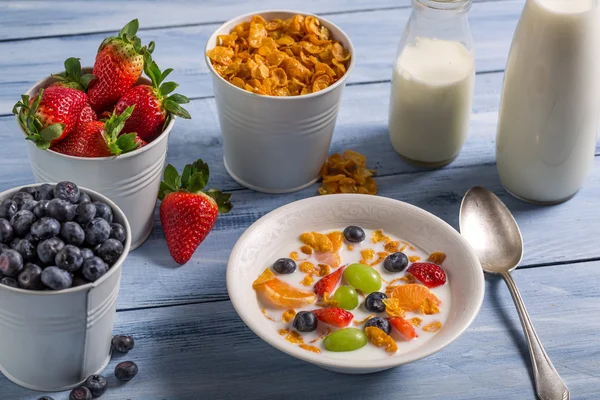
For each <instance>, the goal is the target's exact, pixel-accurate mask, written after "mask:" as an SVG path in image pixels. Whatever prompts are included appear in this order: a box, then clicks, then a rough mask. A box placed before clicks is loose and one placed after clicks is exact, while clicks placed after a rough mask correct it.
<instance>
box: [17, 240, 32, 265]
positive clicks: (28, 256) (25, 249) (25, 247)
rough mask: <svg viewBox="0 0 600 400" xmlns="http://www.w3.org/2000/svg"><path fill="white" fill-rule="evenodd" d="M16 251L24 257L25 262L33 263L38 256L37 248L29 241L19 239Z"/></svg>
mask: <svg viewBox="0 0 600 400" xmlns="http://www.w3.org/2000/svg"><path fill="white" fill-rule="evenodd" d="M14 250H15V251H17V252H18V253H19V254H20V255H21V257H23V261H24V262H28V261H33V260H34V259H35V256H36V255H37V251H36V246H35V245H34V244H33V243H31V242H30V241H29V240H27V239H19V241H18V242H17V244H16V245H15V248H14Z"/></svg>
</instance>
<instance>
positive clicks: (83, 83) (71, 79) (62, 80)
mask: <svg viewBox="0 0 600 400" xmlns="http://www.w3.org/2000/svg"><path fill="white" fill-rule="evenodd" d="M52 77H53V78H54V79H56V82H54V83H53V84H52V85H50V86H62V87H68V88H71V89H76V90H81V91H82V92H85V91H86V90H87V88H88V84H89V83H90V81H91V80H92V79H94V78H95V76H94V75H92V74H82V73H81V63H80V62H79V58H74V57H70V58H67V59H66V60H65V72H62V73H60V74H56V75H52Z"/></svg>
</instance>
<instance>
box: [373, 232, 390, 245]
mask: <svg viewBox="0 0 600 400" xmlns="http://www.w3.org/2000/svg"><path fill="white" fill-rule="evenodd" d="M372 240H373V243H379V242H385V243H389V242H390V241H391V239H390V238H389V236H386V235H384V234H383V231H382V230H381V229H377V230H376V231H374V232H373V238H372Z"/></svg>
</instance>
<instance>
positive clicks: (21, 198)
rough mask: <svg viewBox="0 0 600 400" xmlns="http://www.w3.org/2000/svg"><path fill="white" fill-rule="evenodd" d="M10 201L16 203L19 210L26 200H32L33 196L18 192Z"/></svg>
mask: <svg viewBox="0 0 600 400" xmlns="http://www.w3.org/2000/svg"><path fill="white" fill-rule="evenodd" d="M12 200H13V201H14V202H15V203H17V206H18V207H19V208H21V206H22V205H23V203H25V202H26V201H27V200H33V196H32V195H30V194H29V193H27V192H18V193H17V194H15V195H14V196H13V198H12Z"/></svg>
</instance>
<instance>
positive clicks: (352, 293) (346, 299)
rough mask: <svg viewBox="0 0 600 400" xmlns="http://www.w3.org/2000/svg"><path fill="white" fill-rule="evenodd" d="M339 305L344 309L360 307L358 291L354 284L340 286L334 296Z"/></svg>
mask: <svg viewBox="0 0 600 400" xmlns="http://www.w3.org/2000/svg"><path fill="white" fill-rule="evenodd" d="M332 299H333V301H335V302H337V303H338V307H340V308H343V309H344V310H354V309H355V308H356V307H358V293H356V290H354V288H353V287H352V286H340V287H339V288H338V289H337V290H336V291H335V294H334V295H333V297H332Z"/></svg>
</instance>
